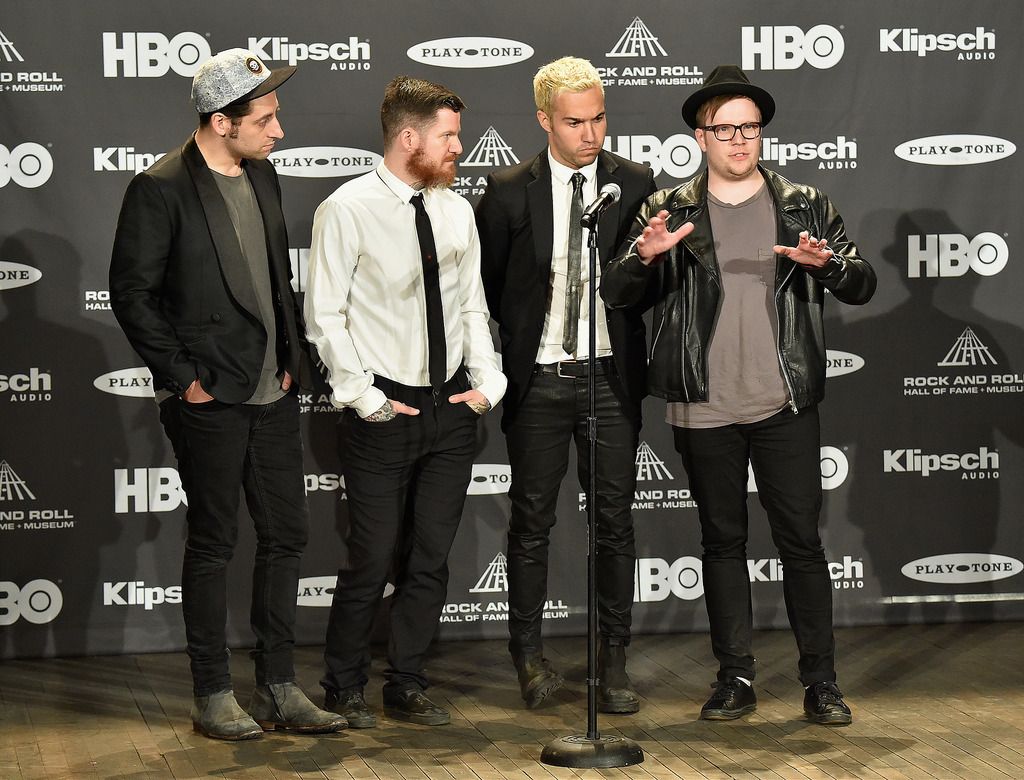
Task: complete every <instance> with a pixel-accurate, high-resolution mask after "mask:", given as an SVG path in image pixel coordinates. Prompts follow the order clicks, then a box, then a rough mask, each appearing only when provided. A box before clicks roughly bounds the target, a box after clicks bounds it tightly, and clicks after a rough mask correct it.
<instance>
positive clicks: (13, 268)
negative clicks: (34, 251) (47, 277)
mask: <svg viewBox="0 0 1024 780" xmlns="http://www.w3.org/2000/svg"><path fill="white" fill-rule="evenodd" d="M42 278H43V272H42V271H40V270H39V269H38V268H33V267H32V266H30V265H25V264H23V263H12V262H11V261H9V260H0V290H13V289H14V288H15V287H27V286H28V285H30V284H35V283H36V282H38V281H39V280H40V279H42Z"/></svg>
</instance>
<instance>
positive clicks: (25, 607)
mask: <svg viewBox="0 0 1024 780" xmlns="http://www.w3.org/2000/svg"><path fill="white" fill-rule="evenodd" d="M63 606H64V594H62V593H61V592H60V588H58V587H57V585H56V584H55V583H53V582H50V580H32V581H30V582H27V583H25V585H23V586H22V587H20V588H19V587H18V586H17V585H15V584H14V583H13V582H7V581H3V582H0V626H10V625H14V624H15V623H17V622H18V619H19V618H20V619H23V620H24V621H25V622H26V623H32V624H34V625H37V626H41V625H43V624H45V623H51V622H53V621H54V620H55V619H56V617H57V615H59V614H60V610H61V608H62V607H63Z"/></svg>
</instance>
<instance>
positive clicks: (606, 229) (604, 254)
mask: <svg viewBox="0 0 1024 780" xmlns="http://www.w3.org/2000/svg"><path fill="white" fill-rule="evenodd" d="M618 167H619V164H618V163H617V162H615V160H614V158H613V157H612V156H611V155H610V154H608V153H607V152H604V151H602V152H600V153H599V155H598V163H597V191H598V193H599V194H600V192H601V188H602V187H603V186H604V185H606V184H618V185H619V187H620V188H621V187H622V178H621V177H620V176H619V175H618V173H617V172H616V168H618ZM585 205H586V204H585ZM621 205H622V198H619V200H617V201H615V203H613V204H612V205H611V206H609V207H608V208H607V209H606V210H605V212H604V213H603V214H602V215H601V218H600V219H599V220H598V228H597V253H598V254H597V256H598V258H599V261H600V263H601V267H602V268H604V267H605V266H606V265H607V264H608V261H609V260H610V259H611V257H612V253H613V252H614V251H615V250H616V249H617V247H616V246H615V234H616V232H617V231H616V230H615V226H616V225H618V224H619V207H620V206H621Z"/></svg>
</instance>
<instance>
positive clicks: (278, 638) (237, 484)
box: [160, 393, 308, 696]
mask: <svg viewBox="0 0 1024 780" xmlns="http://www.w3.org/2000/svg"><path fill="white" fill-rule="evenodd" d="M160 421H161V422H162V423H163V426H164V430H165V431H166V433H167V436H168V438H169V439H170V440H171V444H172V446H173V448H174V454H175V456H176V457H177V459H178V471H179V472H180V474H181V482H182V486H183V487H184V488H185V495H186V496H187V497H188V512H187V513H186V517H187V520H188V538H187V539H186V541H185V559H184V562H183V564H182V571H181V603H182V613H183V615H184V618H185V637H186V641H187V645H188V655H189V659H190V662H191V667H192V683H193V689H194V693H195V695H196V696H205V695H208V694H211V693H215V692H217V691H221V690H224V689H226V688H230V687H231V676H230V673H229V671H228V648H227V640H226V628H225V624H226V622H227V566H228V562H229V561H230V560H231V556H232V554H233V553H234V549H235V543H236V542H237V541H238V504H239V499H240V496H241V493H242V491H243V490H244V493H245V500H246V505H247V506H248V508H249V514H250V515H251V516H252V519H253V523H254V524H255V526H256V540H257V541H256V561H255V566H254V567H253V575H252V607H251V612H250V616H249V620H250V623H251V625H252V630H253V633H254V634H255V635H256V648H255V650H254V651H253V658H254V660H255V666H256V683H257V685H265V684H270V683H280V682H290V681H292V680H294V679H295V670H294V668H293V666H292V648H293V647H294V645H295V635H294V629H295V602H296V593H297V592H298V583H299V558H300V556H301V554H302V550H303V548H304V547H305V545H306V537H307V533H308V519H307V514H306V495H305V487H304V484H303V477H302V441H301V438H300V435H299V405H298V398H297V397H296V395H295V394H294V393H292V394H289V395H286V396H285V397H284V398H282V399H280V400H279V401H275V402H274V403H270V404H263V405H247V404H223V403H220V402H219V401H210V402H208V403H204V404H190V403H186V402H185V401H183V400H181V399H180V398H176V397H175V398H169V399H167V400H166V401H164V402H163V403H162V404H161V406H160Z"/></svg>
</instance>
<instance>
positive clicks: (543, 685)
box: [512, 655, 565, 710]
mask: <svg viewBox="0 0 1024 780" xmlns="http://www.w3.org/2000/svg"><path fill="white" fill-rule="evenodd" d="M512 662H513V663H514V664H515V666H516V671H517V672H518V673H519V692H520V693H521V694H522V696H523V701H525V702H526V707H527V709H531V710H532V709H533V708H534V707H538V706H540V703H541V702H543V701H544V700H545V699H546V698H547V697H548V696H550V695H551V694H553V693H554V692H555V691H557V690H558V689H559V688H561V687H562V685H563V683H564V682H565V680H564V679H562V675H560V674H559V673H558V672H556V671H555V670H554V669H552V668H551V662H550V661H549V660H548V659H547V658H541V657H540V656H539V655H526V656H520V657H513V658H512Z"/></svg>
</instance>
